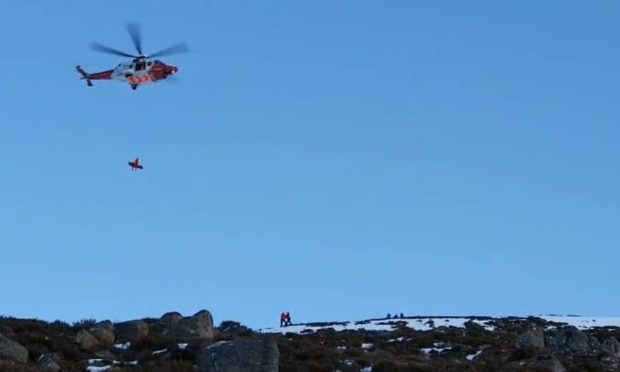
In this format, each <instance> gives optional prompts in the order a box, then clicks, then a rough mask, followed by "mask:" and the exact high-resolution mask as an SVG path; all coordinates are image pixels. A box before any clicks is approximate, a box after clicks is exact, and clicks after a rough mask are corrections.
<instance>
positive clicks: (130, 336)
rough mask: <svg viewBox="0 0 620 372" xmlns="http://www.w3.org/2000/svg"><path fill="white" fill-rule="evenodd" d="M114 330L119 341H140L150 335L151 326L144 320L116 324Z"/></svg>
mask: <svg viewBox="0 0 620 372" xmlns="http://www.w3.org/2000/svg"><path fill="white" fill-rule="evenodd" d="M114 329H116V335H117V337H118V339H120V340H123V341H131V342H135V341H140V340H143V339H145V338H146V337H148V335H149V325H148V324H147V323H146V322H145V321H143V320H130V321H127V322H121V323H116V324H115V325H114Z"/></svg>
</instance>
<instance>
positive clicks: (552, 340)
mask: <svg viewBox="0 0 620 372" xmlns="http://www.w3.org/2000/svg"><path fill="white" fill-rule="evenodd" d="M545 344H546V345H547V347H549V348H551V349H552V350H554V351H566V350H570V351H572V352H574V353H577V354H586V353H588V351H589V350H590V347H589V345H588V336H586V334H585V333H583V332H581V331H580V330H578V329H577V328H576V327H573V326H569V327H563V328H560V329H557V330H553V331H549V332H548V333H547V335H546V337H545Z"/></svg>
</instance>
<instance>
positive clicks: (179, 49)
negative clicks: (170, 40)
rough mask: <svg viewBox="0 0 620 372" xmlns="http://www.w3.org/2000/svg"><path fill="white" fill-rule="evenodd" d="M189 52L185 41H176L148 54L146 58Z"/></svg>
mask: <svg viewBox="0 0 620 372" xmlns="http://www.w3.org/2000/svg"><path fill="white" fill-rule="evenodd" d="M187 52H189V47H188V46H187V44H186V43H178V44H174V45H172V46H170V47H168V48H166V49H163V50H160V51H159V52H155V53H153V54H150V55H149V56H148V58H153V57H162V56H169V55H171V54H179V53H187Z"/></svg>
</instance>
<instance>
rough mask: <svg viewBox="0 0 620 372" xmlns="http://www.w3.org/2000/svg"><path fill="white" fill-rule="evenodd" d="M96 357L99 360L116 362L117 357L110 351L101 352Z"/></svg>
mask: <svg viewBox="0 0 620 372" xmlns="http://www.w3.org/2000/svg"><path fill="white" fill-rule="evenodd" d="M95 356H96V357H97V358H98V359H106V360H116V355H114V353H112V352H111V351H110V350H101V351H98V352H96V353H95Z"/></svg>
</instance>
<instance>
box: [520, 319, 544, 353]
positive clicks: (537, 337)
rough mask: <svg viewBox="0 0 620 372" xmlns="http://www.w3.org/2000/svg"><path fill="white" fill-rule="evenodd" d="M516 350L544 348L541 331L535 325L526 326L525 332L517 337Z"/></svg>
mask: <svg viewBox="0 0 620 372" xmlns="http://www.w3.org/2000/svg"><path fill="white" fill-rule="evenodd" d="M516 346H517V348H519V349H523V348H534V349H544V348H545V334H544V333H543V331H542V329H540V327H538V326H537V325H535V324H532V323H530V324H528V325H527V327H526V330H525V332H523V333H521V334H519V335H517V345H516Z"/></svg>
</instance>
